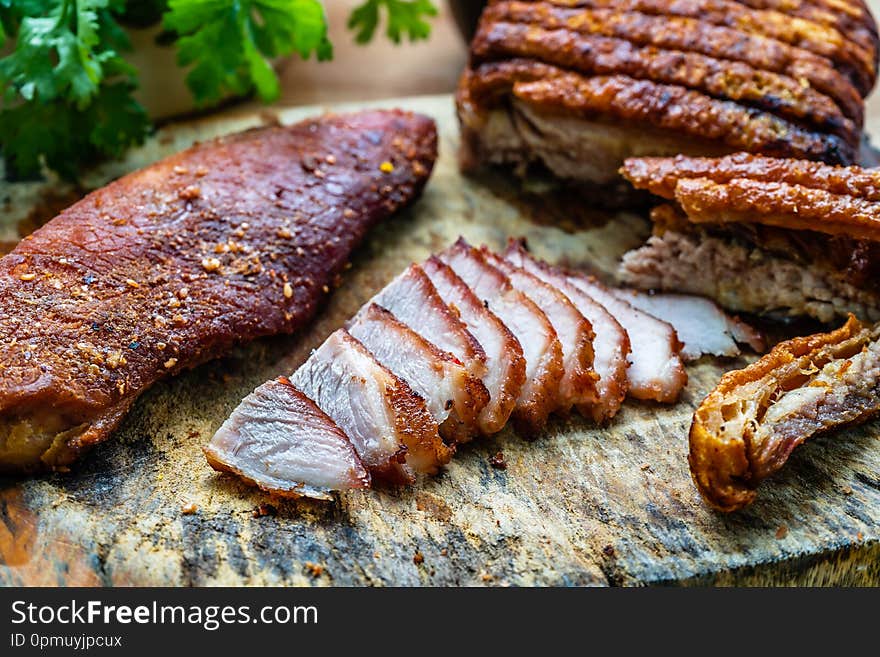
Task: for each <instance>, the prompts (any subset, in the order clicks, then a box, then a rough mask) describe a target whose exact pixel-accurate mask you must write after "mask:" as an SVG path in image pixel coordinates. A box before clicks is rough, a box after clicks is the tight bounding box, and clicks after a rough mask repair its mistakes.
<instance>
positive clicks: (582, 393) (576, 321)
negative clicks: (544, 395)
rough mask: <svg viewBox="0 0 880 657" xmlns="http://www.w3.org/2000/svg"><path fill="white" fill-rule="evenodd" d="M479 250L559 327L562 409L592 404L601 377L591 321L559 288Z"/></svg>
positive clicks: (494, 254) (493, 254)
mask: <svg viewBox="0 0 880 657" xmlns="http://www.w3.org/2000/svg"><path fill="white" fill-rule="evenodd" d="M480 252H481V253H482V254H483V257H484V258H485V259H486V261H487V262H488V263H489V264H491V265H492V266H493V267H496V268H498V269H499V270H500V271H501V272H502V273H504V275H505V276H507V278H508V279H510V283H511V285H513V287H515V288H516V289H517V290H519V291H520V292H522V293H523V294H525V295H526V296H527V297H528V298H529V299H531V300H532V301H534V302H535V304H536V305H537V306H538V307H539V308H540V309H541V310H543V311H544V314H545V315H546V316H547V319H549V320H550V323H551V324H552V325H553V328H554V329H555V330H556V336H557V337H558V338H559V343H560V345H561V346H562V365H563V368H564V370H565V374H564V375H563V377H562V381H561V382H560V384H559V409H560V410H565V411H568V410H570V409H571V408H572V407H573V406H576V405H589V404H593V403H594V402H595V401H596V399H597V394H596V381H597V380H598V378H599V377H598V375H597V374H596V372H595V371H594V370H593V338H594V337H595V336H594V334H593V327H592V325H591V324H590V322H589V320H588V319H587V318H586V317H584V315H583V314H582V313H581V312H580V311H579V310H578V309H577V308H576V307H575V306H574V304H573V303H572V302H571V301H570V300H569V299H568V297H566V296H565V295H564V294H563V293H562V292H561V291H560V290H559V288H556V287H554V286H552V285H549V284H548V283H545V282H544V281H542V280H541V279H540V278H538V277H536V276H535V275H534V274H530V273H529V272H527V271H526V270H524V269H522V268H521V267H517V266H516V265H514V264H513V263H511V262H509V261H507V260H505V259H504V258H502V257H501V256H499V255H498V254H496V253H493V252H492V251H490V250H489V249H487V248H486V247H483V248H482V249H481V250H480Z"/></svg>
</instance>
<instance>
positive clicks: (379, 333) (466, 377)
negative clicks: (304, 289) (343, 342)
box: [348, 303, 489, 437]
mask: <svg viewBox="0 0 880 657" xmlns="http://www.w3.org/2000/svg"><path fill="white" fill-rule="evenodd" d="M348 330H349V333H351V335H352V336H353V337H355V338H356V339H357V340H359V341H360V342H361V344H363V345H364V346H365V347H366V348H367V349H369V350H370V353H372V354H373V356H375V358H376V360H378V361H379V362H380V363H382V365H384V366H385V367H387V368H388V369H389V370H391V371H392V372H394V373H395V374H396V375H397V376H399V377H400V378H401V379H403V380H404V381H406V382H407V383H408V384H409V386H410V387H411V388H412V389H413V390H414V391H415V392H416V393H417V394H418V395H420V396H421V397H422V399H424V400H425V404H426V405H427V407H428V410H429V411H430V412H431V415H433V416H434V419H435V420H436V421H437V424H439V425H440V432H441V434H442V435H444V437H446V436H447V435H451V436H453V437H454V436H455V433H456V431H457V429H458V426H459V423H460V424H461V425H462V426H463V428H464V429H465V430H466V431H469V435H470V433H473V431H474V426H475V424H476V421H477V415H478V414H479V412H480V411H481V410H482V409H483V407H484V406H485V405H486V403H487V402H488V401H489V393H488V391H487V390H486V387H485V386H484V385H483V384H482V382H481V381H480V380H479V379H476V378H474V377H473V376H471V375H470V374H469V373H468V371H467V369H466V368H465V367H464V365H462V363H461V361H460V360H458V359H457V358H455V357H454V356H453V355H452V354H450V353H449V352H446V351H442V350H441V349H439V348H438V347H437V346H435V345H434V344H433V343H431V342H429V341H428V340H426V339H425V338H423V337H422V336H420V335H419V334H418V333H416V332H415V331H413V330H412V329H411V328H410V327H409V326H407V325H406V324H404V323H403V322H401V321H400V320H398V319H397V318H396V317H395V316H394V315H393V314H391V313H390V312H389V311H388V310H386V309H385V308H382V307H381V306H379V305H377V304H374V303H371V304H369V305H368V306H367V308H366V310H365V311H364V312H362V313H361V314H359V315H358V319H357V321H355V322H354V323H353V324H352V325H351V326H350V327H349V329H348ZM447 420H448V422H447ZM469 435H468V437H469Z"/></svg>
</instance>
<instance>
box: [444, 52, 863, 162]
mask: <svg viewBox="0 0 880 657" xmlns="http://www.w3.org/2000/svg"><path fill="white" fill-rule="evenodd" d="M463 86H464V87H465V89H464V90H462V91H460V93H459V102H460V103H461V104H462V105H469V104H470V105H472V106H473V105H474V104H475V101H477V100H479V101H482V102H485V101H486V100H488V99H491V98H495V99H497V98H498V97H499V96H503V95H504V90H505V88H506V89H508V90H512V94H513V96H514V97H516V98H518V99H520V100H522V101H524V102H527V103H529V104H531V105H534V106H536V107H537V108H538V109H540V110H542V111H545V112H549V113H559V114H562V115H569V116H570V115H574V116H581V117H594V118H595V117H603V118H608V119H609V120H625V121H630V122H636V123H642V124H646V125H651V126H654V127H657V128H662V129H665V130H671V131H675V132H679V133H682V134H685V135H687V136H690V137H695V138H704V139H708V140H719V141H721V142H723V143H724V144H726V145H727V146H728V147H729V148H730V149H731V150H732V151H734V150H743V151H750V152H755V151H758V152H763V153H765V154H768V155H774V156H778V157H792V156H794V157H804V158H807V159H816V160H822V161H826V162H841V161H844V162H845V161H851V160H852V159H853V158H854V157H855V153H854V150H853V148H852V146H851V145H850V144H847V143H845V142H844V141H843V140H842V139H840V138H839V137H836V136H834V135H828V134H825V133H820V132H811V131H808V130H805V129H803V128H800V127H798V126H796V125H794V124H792V123H789V122H788V121H785V120H784V119H780V118H779V117H777V116H774V115H773V114H769V113H766V112H761V111H758V110H755V109H749V108H746V107H743V106H742V105H739V104H737V103H734V102H731V101H722V100H717V99H714V98H710V97H709V96H707V95H705V94H702V93H700V92H698V91H692V90H688V89H685V88H683V87H680V86H674V85H664V84H658V83H655V82H651V81H649V80H634V79H633V78H630V77H627V76H623V75H614V76H596V77H586V76H583V75H580V74H577V73H571V72H566V71H565V70H563V69H560V68H557V67H553V66H549V65H546V64H538V63H536V62H534V61H532V60H525V59H515V60H510V61H504V62H493V63H488V64H482V65H481V66H479V67H478V68H477V69H476V70H475V71H474V72H473V73H471V74H470V75H469V76H468V79H467V80H465V81H464V82H463Z"/></svg>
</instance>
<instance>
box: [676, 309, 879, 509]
mask: <svg viewBox="0 0 880 657" xmlns="http://www.w3.org/2000/svg"><path fill="white" fill-rule="evenodd" d="M878 412H880V325H875V326H866V325H863V324H861V323H860V322H858V321H857V320H856V319H855V318H854V317H852V316H851V317H850V319H849V321H847V323H846V324H845V325H844V326H843V327H841V328H839V329H837V330H836V331H833V332H831V333H823V334H818V335H812V336H809V337H804V338H796V339H794V340H789V341H788V342H783V343H781V344H779V345H777V346H776V347H775V348H774V349H773V350H772V351H771V352H770V353H769V354H767V355H766V356H764V357H763V358H762V359H761V360H759V361H758V362H756V363H753V364H752V365H750V366H749V367H747V368H745V369H743V370H738V371H735V372H728V373H727V374H725V375H724V376H723V377H722V379H721V382H720V383H719V384H718V387H716V388H715V390H713V391H712V392H711V393H710V394H709V396H708V397H706V399H705V400H704V401H703V403H702V404H701V405H700V407H699V408H698V409H697V411H696V413H695V414H694V419H693V424H692V425H691V431H690V457H689V461H690V466H691V474H692V475H693V478H694V482H695V483H696V485H697V488H699V490H700V492H701V493H702V495H703V497H704V498H705V499H706V501H707V502H708V503H709V504H710V505H712V506H713V507H715V508H716V509H718V510H720V511H735V510H737V509H740V508H742V507H744V506H746V505H748V504H750V503H751V502H752V501H753V500H754V499H755V496H756V488H757V487H758V485H759V484H760V483H761V481H763V480H764V479H766V478H767V477H768V476H770V475H772V474H773V473H774V472H776V471H777V470H779V469H780V468H781V467H782V466H783V465H784V463H785V462H786V461H787V460H788V457H789V456H790V455H791V452H792V451H793V450H794V448H795V447H797V446H798V445H800V444H801V443H802V442H804V441H805V440H807V439H809V438H811V437H812V436H814V435H817V434H819V433H823V432H826V431H830V430H832V429H835V428H838V427H842V426H845V425H850V424H853V423H858V422H863V421H865V420H867V419H868V418H870V417H872V416H874V415H876V414H877V413H878Z"/></svg>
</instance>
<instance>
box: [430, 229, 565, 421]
mask: <svg viewBox="0 0 880 657" xmlns="http://www.w3.org/2000/svg"><path fill="white" fill-rule="evenodd" d="M439 257H440V259H441V260H442V261H443V262H445V263H446V264H448V265H449V266H450V267H451V268H452V270H453V271H454V272H455V273H456V274H458V276H459V277H461V279H462V280H463V281H464V282H465V284H467V286H468V287H470V288H471V289H472V290H473V291H474V294H476V295H477V297H478V298H479V299H480V300H481V301H482V302H483V303H484V304H485V305H486V307H487V308H489V310H491V311H492V312H493V313H495V314H496V315H497V316H498V318H499V319H500V320H501V321H502V322H504V323H505V324H506V325H507V327H508V328H509V329H510V331H511V332H512V333H513V334H514V335H515V336H516V338H517V340H519V343H520V345H521V346H522V349H523V356H524V357H525V360H526V380H525V383H524V384H523V387H522V390H521V391H520V395H519V397H518V399H517V401H516V406H515V407H514V412H513V418H514V422H515V423H516V425H517V429H518V430H519V431H520V432H521V433H524V434H527V435H528V434H533V433H536V432H537V431H539V430H540V429H541V427H543V426H544V424H545V423H546V422H547V416H548V415H549V414H550V413H551V412H552V411H554V410H556V408H558V406H559V384H560V382H561V381H562V376H563V374H564V370H563V366H562V345H561V344H560V343H559V339H558V337H557V336H556V330H555V329H554V328H553V325H552V324H551V323H550V320H548V319H547V316H546V315H545V314H544V312H543V311H542V310H541V309H540V308H539V307H538V306H537V305H536V304H535V303H534V302H533V301H532V300H531V299H529V298H528V297H527V296H526V295H525V294H523V293H522V292H520V291H519V290H517V289H516V288H514V287H513V285H511V283H510V280H509V279H508V278H507V276H505V275H504V274H503V273H501V272H500V271H499V270H498V269H496V268H495V267H493V266H492V265H490V264H489V263H488V262H486V259H485V258H483V256H482V255H481V254H480V252H479V250H478V249H475V248H474V247H472V246H470V245H469V244H468V243H467V242H465V241H464V240H463V239H459V240H458V241H457V242H456V243H455V244H454V245H452V246H451V247H449V248H448V249H446V250H445V251H444V252H443V253H442V254H440V256H439Z"/></svg>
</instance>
